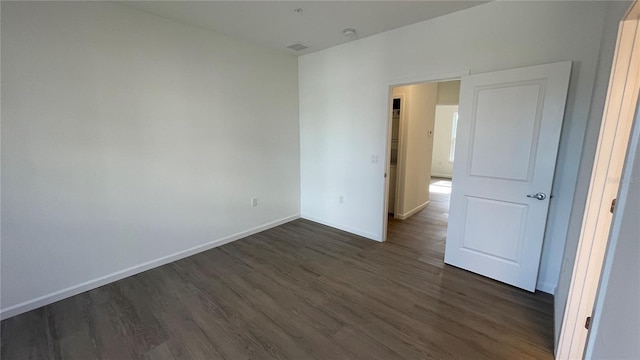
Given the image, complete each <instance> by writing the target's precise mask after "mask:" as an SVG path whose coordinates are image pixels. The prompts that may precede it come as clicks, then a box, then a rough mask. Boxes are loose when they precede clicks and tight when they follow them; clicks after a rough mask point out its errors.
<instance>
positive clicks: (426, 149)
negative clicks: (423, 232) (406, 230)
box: [393, 83, 438, 219]
mask: <svg viewBox="0 0 640 360" xmlns="http://www.w3.org/2000/svg"><path fill="white" fill-rule="evenodd" d="M393 95H394V96H399V95H404V99H405V102H404V104H403V106H404V109H403V112H404V115H403V119H402V120H401V121H402V126H401V127H400V129H401V131H402V134H401V135H400V149H399V154H398V165H399V166H398V173H397V174H396V180H397V181H396V186H398V189H399V191H398V196H399V197H400V198H399V201H398V209H394V216H395V217H397V218H399V219H406V218H408V217H409V216H411V215H413V214H415V213H416V212H417V211H419V210H420V209H423V208H424V207H425V206H427V204H428V203H429V182H430V179H431V158H432V155H431V154H432V149H433V136H432V135H430V132H431V134H433V128H434V124H435V107H436V100H437V96H438V85H437V83H428V84H417V85H408V86H399V87H396V88H394V89H393Z"/></svg>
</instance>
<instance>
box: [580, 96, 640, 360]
mask: <svg viewBox="0 0 640 360" xmlns="http://www.w3.org/2000/svg"><path fill="white" fill-rule="evenodd" d="M639 106H640V103H639ZM639 140H640V113H637V114H636V120H635V130H634V132H633V138H632V140H631V141H630V144H629V152H628V155H627V161H626V164H625V170H624V173H623V178H622V180H621V186H620V192H619V196H618V209H617V210H616V214H615V216H614V220H613V223H612V225H611V228H612V231H611V237H610V240H609V244H608V247H607V255H606V258H605V262H604V267H603V271H602V278H601V283H600V288H599V290H598V295H597V300H596V306H595V311H594V315H593V326H592V328H591V331H590V334H589V340H588V342H587V348H586V352H585V358H587V359H640V342H639V341H638V340H640V326H639V325H638V324H639V323H640V307H639V306H638V304H640V241H639V240H638V234H640V222H638V219H640V146H639V144H638V143H639Z"/></svg>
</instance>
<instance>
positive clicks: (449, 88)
mask: <svg viewBox="0 0 640 360" xmlns="http://www.w3.org/2000/svg"><path fill="white" fill-rule="evenodd" d="M459 103H460V80H455V81H442V82H439V83H438V105H458V104H459Z"/></svg>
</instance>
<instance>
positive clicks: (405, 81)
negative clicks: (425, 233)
mask: <svg viewBox="0 0 640 360" xmlns="http://www.w3.org/2000/svg"><path fill="white" fill-rule="evenodd" d="M470 73H471V71H470V70H460V71H452V72H449V73H440V74H425V75H419V76H412V77H407V78H397V79H392V80H390V81H389V82H388V83H387V94H388V96H387V99H388V103H389V104H388V108H387V116H386V117H385V121H386V126H385V127H384V129H386V130H385V133H384V136H383V141H384V145H383V146H384V149H386V151H385V152H384V154H385V156H384V159H383V161H384V164H385V165H384V174H383V176H384V182H383V185H382V186H383V187H382V193H383V194H384V196H383V199H382V222H381V224H382V226H381V227H382V232H381V235H382V236H381V241H386V240H387V224H388V220H389V219H388V217H389V215H388V211H389V176H388V174H389V160H390V156H391V121H392V119H391V117H392V114H393V98H394V96H393V88H394V87H397V86H405V85H412V84H420V83H428V82H442V81H451V80H460V78H461V77H463V76H466V75H469V74H470ZM402 106H406V103H405V104H401V110H400V111H401V112H402ZM400 121H401V122H402V121H403V119H402V118H400ZM401 126H402V123H401ZM400 146H402V144H399V147H400ZM399 153H400V149H399V150H398V154H399ZM397 171H398V174H399V173H400V160H398V168H397ZM398 179H399V178H398V177H397V178H396V187H397V186H398V185H397V184H398ZM397 204H398V197H397V192H396V205H397ZM396 209H398V207H397V206H396Z"/></svg>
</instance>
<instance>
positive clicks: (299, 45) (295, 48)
mask: <svg viewBox="0 0 640 360" xmlns="http://www.w3.org/2000/svg"><path fill="white" fill-rule="evenodd" d="M308 48H309V47H308V46H307V45H305V44H303V43H301V42H295V43H293V44H289V45H287V49H291V50H293V51H301V50H304V49H308Z"/></svg>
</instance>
